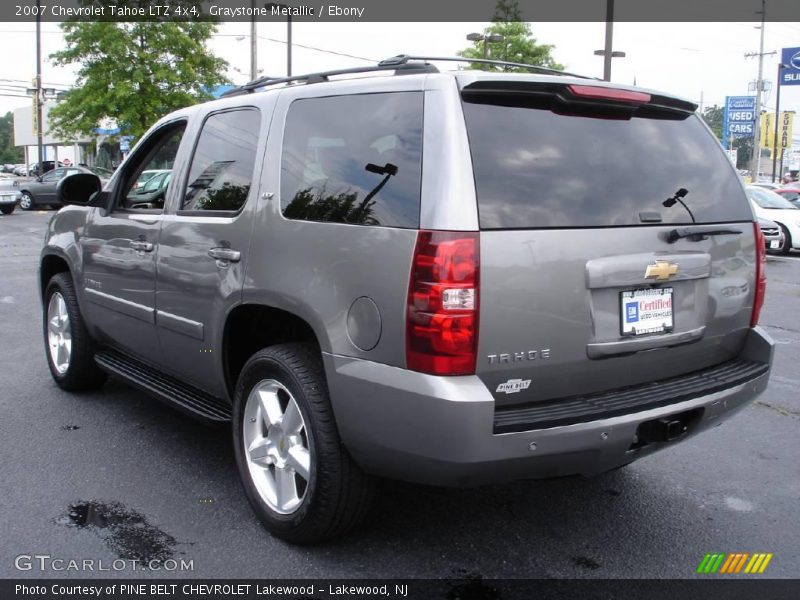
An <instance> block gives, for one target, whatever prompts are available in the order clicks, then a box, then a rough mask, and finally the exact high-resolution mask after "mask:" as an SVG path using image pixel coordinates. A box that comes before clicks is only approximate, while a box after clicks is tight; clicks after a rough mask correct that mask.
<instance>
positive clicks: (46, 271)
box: [39, 250, 75, 301]
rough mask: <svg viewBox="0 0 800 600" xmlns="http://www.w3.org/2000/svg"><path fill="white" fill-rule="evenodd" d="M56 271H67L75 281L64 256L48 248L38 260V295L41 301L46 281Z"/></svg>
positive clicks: (73, 280)
mask: <svg viewBox="0 0 800 600" xmlns="http://www.w3.org/2000/svg"><path fill="white" fill-rule="evenodd" d="M58 273H69V276H70V277H71V278H72V282H73V283H75V277H74V276H73V273H72V269H71V268H70V265H69V261H68V260H67V258H66V256H64V255H62V254H61V253H59V252H57V251H55V250H50V251H49V252H48V253H47V254H44V255H43V256H42V258H41V260H40V262H39V296H40V297H41V298H42V300H43V301H44V292H45V289H47V282H48V281H50V280H51V279H52V278H53V276H54V275H57V274H58Z"/></svg>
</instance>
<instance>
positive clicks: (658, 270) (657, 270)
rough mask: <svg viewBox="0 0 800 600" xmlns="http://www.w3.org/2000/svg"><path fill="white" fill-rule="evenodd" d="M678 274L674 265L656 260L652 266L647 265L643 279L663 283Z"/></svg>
mask: <svg viewBox="0 0 800 600" xmlns="http://www.w3.org/2000/svg"><path fill="white" fill-rule="evenodd" d="M677 272H678V265H676V264H675V263H671V262H667V261H665V260H657V261H656V262H655V263H654V264H652V265H647V269H646V270H645V272H644V278H645V279H657V280H659V281H664V280H666V279H669V278H670V277H672V276H673V275H675V273H677Z"/></svg>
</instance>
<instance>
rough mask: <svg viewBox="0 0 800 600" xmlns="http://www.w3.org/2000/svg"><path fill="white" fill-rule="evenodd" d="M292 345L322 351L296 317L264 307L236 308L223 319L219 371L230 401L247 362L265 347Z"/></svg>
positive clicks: (309, 329)
mask: <svg viewBox="0 0 800 600" xmlns="http://www.w3.org/2000/svg"><path fill="white" fill-rule="evenodd" d="M291 342H300V343H302V342H305V343H311V344H314V345H315V346H316V348H317V349H318V350H320V349H321V346H320V343H319V337H318V335H317V333H316V332H315V331H314V328H313V327H312V326H311V324H309V322H308V321H306V320H305V319H303V318H302V317H300V316H298V315H296V314H295V313H292V312H290V311H287V310H284V309H281V308H276V307H274V306H269V305H266V304H251V303H248V304H239V305H237V306H235V307H234V308H233V309H232V310H231V311H230V312H229V313H228V315H227V317H226V319H225V326H224V328H223V334H222V367H223V372H224V374H225V387H226V389H227V391H228V393H229V395H230V398H233V396H234V392H235V389H236V382H237V381H238V379H239V374H240V373H241V371H242V367H244V364H245V363H246V362H247V359H248V358H250V357H251V356H252V355H253V354H255V353H256V352H258V351H259V350H261V349H263V348H266V347H268V346H272V345H274V344H283V343H291Z"/></svg>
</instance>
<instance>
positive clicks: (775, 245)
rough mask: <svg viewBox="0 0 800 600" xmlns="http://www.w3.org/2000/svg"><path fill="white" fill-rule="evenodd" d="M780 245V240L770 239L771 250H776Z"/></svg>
mask: <svg viewBox="0 0 800 600" xmlns="http://www.w3.org/2000/svg"><path fill="white" fill-rule="evenodd" d="M780 247H781V242H780V240H770V242H769V249H770V250H776V249H778V248H780Z"/></svg>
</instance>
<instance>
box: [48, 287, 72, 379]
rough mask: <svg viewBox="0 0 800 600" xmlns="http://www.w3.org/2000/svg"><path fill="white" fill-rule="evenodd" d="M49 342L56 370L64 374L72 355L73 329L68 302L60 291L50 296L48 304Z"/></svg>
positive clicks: (51, 357)
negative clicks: (71, 327)
mask: <svg viewBox="0 0 800 600" xmlns="http://www.w3.org/2000/svg"><path fill="white" fill-rule="evenodd" d="M47 342H48V348H49V350H50V360H51V361H52V362H53V366H54V367H55V369H56V371H58V372H59V374H61V375H63V374H64V373H66V372H67V369H68V368H69V359H70V357H71V356H72V331H71V330H70V324H69V313H68V312H67V303H66V302H64V297H63V296H62V295H61V293H60V292H55V293H54V294H53V295H52V296H50V302H48V304H47Z"/></svg>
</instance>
